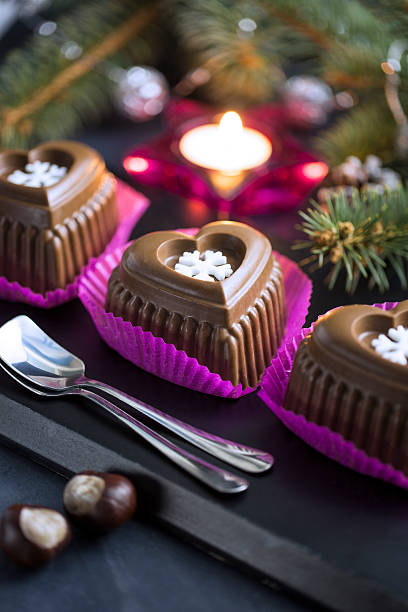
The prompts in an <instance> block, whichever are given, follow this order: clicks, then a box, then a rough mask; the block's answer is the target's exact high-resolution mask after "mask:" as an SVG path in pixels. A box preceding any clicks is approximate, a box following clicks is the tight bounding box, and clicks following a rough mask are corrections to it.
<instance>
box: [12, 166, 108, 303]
mask: <svg viewBox="0 0 408 612" xmlns="http://www.w3.org/2000/svg"><path fill="white" fill-rule="evenodd" d="M116 226H117V210H116V203H115V179H114V177H113V175H112V174H108V173H106V174H105V176H104V178H103V180H102V182H101V186H100V188H99V189H98V191H97V192H96V193H95V194H94V195H93V196H92V198H90V199H89V200H88V201H87V202H86V204H84V205H83V206H81V208H80V209H79V210H78V211H77V212H75V213H74V214H73V215H72V216H71V217H68V218H67V219H65V221H64V222H63V223H61V224H58V225H56V226H55V227H54V228H52V229H38V228H35V227H33V226H25V225H23V224H22V223H19V222H17V221H13V220H12V219H10V218H8V217H0V276H5V277H6V278H7V279H8V280H9V281H17V282H19V283H20V284H21V285H23V286H25V287H30V288H31V289H32V290H33V291H35V292H37V293H45V292H47V291H50V290H53V289H57V288H64V287H65V286H66V285H67V284H69V283H71V282H72V281H73V280H74V278H75V276H77V274H79V272H80V270H81V268H82V266H84V265H85V264H86V263H87V262H88V260H89V259H90V258H91V257H95V256H97V255H99V254H100V253H101V252H102V251H103V250H104V248H105V247H106V245H107V244H108V242H109V241H110V240H111V238H112V236H113V234H114V232H115V229H116Z"/></svg>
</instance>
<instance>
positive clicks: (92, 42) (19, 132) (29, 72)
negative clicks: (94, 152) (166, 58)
mask: <svg viewBox="0 0 408 612" xmlns="http://www.w3.org/2000/svg"><path fill="white" fill-rule="evenodd" d="M157 12H158V3H157V2H153V3H150V4H149V3H148V4H147V6H145V5H143V4H142V3H140V4H139V7H135V5H134V2H132V0H124V1H123V2H121V3H117V2H115V0H101V1H100V2H98V3H94V2H88V3H86V4H85V5H81V6H79V7H77V8H74V9H73V11H72V12H71V14H70V15H68V16H64V17H63V18H61V20H60V23H59V28H58V31H59V33H60V35H61V36H62V37H63V39H64V40H73V41H75V42H76V43H77V44H79V45H80V46H81V47H82V49H83V54H82V55H81V57H80V58H79V59H77V60H74V61H69V60H67V59H66V58H65V57H64V56H63V55H62V53H60V48H59V44H60V43H59V44H58V43H57V42H56V41H55V40H53V39H52V37H47V38H45V39H44V38H41V37H38V36H36V35H34V36H33V37H32V39H31V40H30V41H29V42H28V43H27V44H26V45H25V46H24V47H23V48H21V49H18V50H16V51H15V52H12V53H10V54H9V56H8V57H7V59H6V60H5V62H4V64H3V65H2V67H1V69H0V112H1V115H0V116H1V122H0V139H1V143H2V145H3V146H25V145H27V144H29V143H31V142H33V141H35V140H36V139H40V138H41V139H43V138H45V137H54V135H55V137H57V136H58V137H61V136H64V135H65V134H67V133H68V132H70V131H72V130H73V129H75V128H76V127H77V126H78V125H79V123H80V122H81V121H83V120H85V119H87V118H88V117H90V116H92V115H93V116H98V114H100V112H101V111H102V110H103V109H104V108H106V107H107V105H108V102H109V95H110V87H109V83H108V78H107V77H106V75H104V74H97V73H96V72H93V69H94V68H95V67H96V66H97V65H98V64H99V63H100V62H101V61H103V60H104V59H106V58H108V57H109V58H111V59H112V58H118V57H119V56H118V52H119V51H120V52H121V53H123V52H124V51H128V52H129V53H130V54H131V55H132V54H133V52H134V51H135V50H137V51H138V52H139V55H140V57H141V58H143V55H145V52H144V51H143V47H144V46H145V45H144V43H143V41H142V40H141V39H140V37H139V36H137V35H138V33H139V32H141V31H142V30H144V29H145V28H146V27H147V26H148V25H149V24H150V23H151V22H152V20H153V18H154V17H155V16H156V15H157ZM141 50H142V51H141Z"/></svg>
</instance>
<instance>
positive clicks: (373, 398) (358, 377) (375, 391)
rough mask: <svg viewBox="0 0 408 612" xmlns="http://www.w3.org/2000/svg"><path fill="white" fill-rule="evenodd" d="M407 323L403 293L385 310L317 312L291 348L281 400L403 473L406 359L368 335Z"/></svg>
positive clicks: (406, 459)
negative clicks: (386, 353)
mask: <svg viewBox="0 0 408 612" xmlns="http://www.w3.org/2000/svg"><path fill="white" fill-rule="evenodd" d="M397 325H403V326H404V327H408V300H406V301H404V302H401V303H400V304H399V305H398V306H397V307H396V308H394V309H393V310H390V311H384V310H381V309H380V308H373V307H371V306H360V305H356V306H345V307H343V308H339V309H337V310H334V311H332V312H330V313H328V314H327V315H325V316H324V317H322V318H321V319H319V321H318V323H317V324H316V326H315V328H314V330H313V332H312V333H311V335H310V336H308V337H307V338H305V339H304V340H303V341H302V342H301V344H300V346H299V348H298V351H297V353H296V356H295V361H294V364H293V368H292V372H291V375H290V379H289V383H288V386H287V389H286V395H285V399H284V407H285V408H286V409H287V410H292V411H293V412H296V413H299V414H304V415H305V417H306V419H307V420H308V421H313V422H315V423H317V424H319V425H325V426H327V427H328V428H330V429H331V430H333V431H336V432H338V433H340V434H341V435H342V436H343V437H344V438H345V439H346V440H351V441H352V442H354V444H355V445H356V446H357V448H360V449H362V450H364V451H365V452H366V453H367V454H368V455H369V456H373V457H377V458H378V459H380V460H381V461H383V462H384V463H391V464H392V465H393V466H394V467H396V468H397V469H401V470H402V471H403V472H404V473H405V474H408V366H404V365H400V364H398V363H392V362H391V361H389V360H387V359H385V358H384V357H382V356H381V355H380V354H379V353H377V352H376V350H375V349H374V348H373V347H372V344H371V343H372V340H373V339H374V338H377V337H378V336H379V334H381V333H383V334H386V333H387V332H388V330H389V329H390V328H392V327H397Z"/></svg>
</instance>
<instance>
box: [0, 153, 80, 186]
mask: <svg viewBox="0 0 408 612" xmlns="http://www.w3.org/2000/svg"><path fill="white" fill-rule="evenodd" d="M67 169H68V168H66V167H65V166H57V164H50V162H42V161H40V160H39V159H36V160H35V161H34V162H32V163H30V164H26V165H25V168H24V170H25V172H23V171H22V170H14V172H12V173H11V174H10V175H9V176H8V177H7V180H8V181H9V182H10V183H14V184H15V185H26V186H27V187H51V185H55V183H58V181H60V180H61V179H62V177H64V176H65V175H66V173H67Z"/></svg>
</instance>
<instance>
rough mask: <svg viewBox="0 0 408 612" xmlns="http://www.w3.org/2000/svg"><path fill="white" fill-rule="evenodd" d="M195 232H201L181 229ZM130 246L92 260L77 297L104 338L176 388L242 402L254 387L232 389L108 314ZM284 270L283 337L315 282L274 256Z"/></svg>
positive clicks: (292, 329)
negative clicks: (109, 293) (117, 271)
mask: <svg viewBox="0 0 408 612" xmlns="http://www.w3.org/2000/svg"><path fill="white" fill-rule="evenodd" d="M183 231H184V232H186V233H189V234H192V233H196V232H197V230H195V231H194V230H183ZM125 248H126V247H121V248H118V249H116V250H115V251H113V252H111V253H108V254H107V255H105V256H102V257H99V258H98V260H96V261H94V262H92V265H90V266H89V267H88V269H87V270H86V272H85V274H83V275H82V277H81V279H80V282H79V290H78V295H79V299H80V300H81V301H82V303H83V304H84V306H85V308H86V309H87V310H88V312H89V313H90V315H91V317H92V319H93V321H94V323H95V326H96V328H97V330H98V332H99V334H100V336H101V337H102V338H103V339H104V340H105V342H106V343H107V344H108V345H109V346H110V347H112V348H113V349H115V350H116V351H118V353H120V355H122V357H125V359H128V360H129V361H131V362H132V363H134V364H135V365H137V366H139V367H141V368H143V369H144V370H147V371H148V372H151V373H152V374H156V375H157V376H160V378H164V379H165V380H169V381H171V382H174V383H176V384H178V385H182V386H184V387H188V388H189V389H194V390H196V391H201V392H202V393H207V394H210V395H217V396H219V397H228V398H238V397H240V396H241V395H246V394H247V393H250V392H251V391H254V388H252V387H247V388H245V389H243V388H242V385H237V386H234V385H233V384H232V383H231V382H230V381H227V380H222V378H221V377H220V376H219V374H215V373H214V372H210V370H209V369H208V368H207V367H206V366H203V365H201V364H199V363H198V361H197V360H196V359H195V358H193V357H189V356H188V355H187V354H186V353H185V352H184V351H181V350H178V349H176V347H175V346H174V345H173V344H167V343H166V342H164V340H163V339H162V338H157V337H155V336H153V334H152V333H151V332H145V331H143V330H142V328H141V327H139V326H137V327H136V326H133V325H132V324H131V323H129V322H128V321H124V320H123V319H122V318H121V317H115V316H114V315H113V314H112V313H107V312H105V308H104V306H105V297H106V290H107V285H108V280H109V277H110V275H111V272H112V270H113V269H114V268H115V267H116V266H117V265H118V264H119V262H120V260H121V257H122V253H123V251H124V250H125ZM275 255H276V257H277V259H278V261H279V263H280V264H281V266H282V271H283V278H284V284H285V294H286V308H287V312H288V320H287V331H286V335H285V338H286V339H287V338H289V337H290V336H292V335H293V334H294V333H296V332H297V331H298V330H299V329H300V328H301V327H302V325H303V324H304V322H305V319H306V315H307V311H308V308H309V303H310V296H311V292H312V283H311V281H310V280H309V279H308V277H307V276H306V275H305V274H304V273H303V272H302V271H301V270H300V269H299V268H298V266H297V265H296V264H295V263H294V262H293V261H291V260H290V259H287V258H286V257H283V255H280V254H279V253H275Z"/></svg>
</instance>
